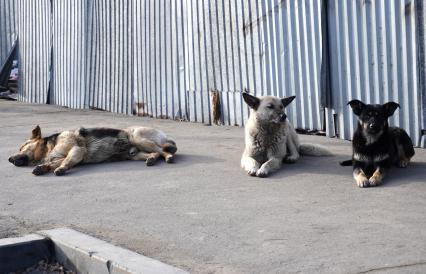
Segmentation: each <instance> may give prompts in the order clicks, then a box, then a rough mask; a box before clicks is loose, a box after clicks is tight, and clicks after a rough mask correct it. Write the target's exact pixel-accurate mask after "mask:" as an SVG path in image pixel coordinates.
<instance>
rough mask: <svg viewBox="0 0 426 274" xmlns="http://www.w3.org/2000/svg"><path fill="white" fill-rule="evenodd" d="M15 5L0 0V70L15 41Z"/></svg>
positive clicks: (6, 0)
mask: <svg viewBox="0 0 426 274" xmlns="http://www.w3.org/2000/svg"><path fill="white" fill-rule="evenodd" d="M16 8H17V7H16V3H15V2H13V1H11V0H0V68H1V67H2V66H3V64H4V62H5V61H6V59H7V57H8V54H9V53H10V51H11V50H12V46H13V43H14V41H15V39H16V32H17V30H16V26H17V23H16V21H15V20H16V16H15V14H16Z"/></svg>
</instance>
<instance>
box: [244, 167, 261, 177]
mask: <svg viewBox="0 0 426 274" xmlns="http://www.w3.org/2000/svg"><path fill="white" fill-rule="evenodd" d="M244 170H245V171H246V172H247V174H248V175H250V176H256V173H257V171H258V170H259V168H257V167H251V168H250V167H244Z"/></svg>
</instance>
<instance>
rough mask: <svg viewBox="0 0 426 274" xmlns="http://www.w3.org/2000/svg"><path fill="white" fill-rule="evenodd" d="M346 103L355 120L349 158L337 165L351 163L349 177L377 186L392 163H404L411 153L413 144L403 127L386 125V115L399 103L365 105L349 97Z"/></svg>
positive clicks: (367, 185) (389, 114)
mask: <svg viewBox="0 0 426 274" xmlns="http://www.w3.org/2000/svg"><path fill="white" fill-rule="evenodd" d="M348 105H350V106H351V108H352V110H353V112H354V114H355V115H356V116H358V118H359V123H358V127H357V129H356V131H355V133H354V135H353V138H352V147H353V153H352V160H349V161H343V162H341V165H344V166H348V165H353V169H354V171H353V176H354V178H355V181H356V183H357V185H358V186H359V187H369V186H377V185H379V184H381V183H382V180H383V177H384V176H385V173H386V171H387V169H389V168H390V167H391V166H392V165H396V166H398V167H406V166H407V165H408V163H409V162H410V159H411V157H413V156H414V148H413V143H412V142H411V139H410V137H409V136H408V134H407V133H406V132H405V131H404V130H403V129H401V128H398V127H389V124H388V118H389V117H391V116H392V115H393V114H394V112H395V110H396V109H397V108H398V107H399V104H397V103H395V102H388V103H386V104H384V105H366V104H364V103H363V102H361V101H359V100H352V101H350V102H349V103H348Z"/></svg>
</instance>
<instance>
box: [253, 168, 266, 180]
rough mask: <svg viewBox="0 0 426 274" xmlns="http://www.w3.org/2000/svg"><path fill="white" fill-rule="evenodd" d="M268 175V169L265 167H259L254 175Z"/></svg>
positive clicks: (261, 176) (263, 176)
mask: <svg viewBox="0 0 426 274" xmlns="http://www.w3.org/2000/svg"><path fill="white" fill-rule="evenodd" d="M268 175H269V171H268V170H267V169H265V168H260V169H259V170H258V171H257V172H256V176H257V177H260V178H265V177H268Z"/></svg>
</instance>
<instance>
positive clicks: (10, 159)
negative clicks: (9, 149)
mask: <svg viewBox="0 0 426 274" xmlns="http://www.w3.org/2000/svg"><path fill="white" fill-rule="evenodd" d="M9 162H11V163H12V164H13V162H14V161H13V157H12V156H10V157H9Z"/></svg>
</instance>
